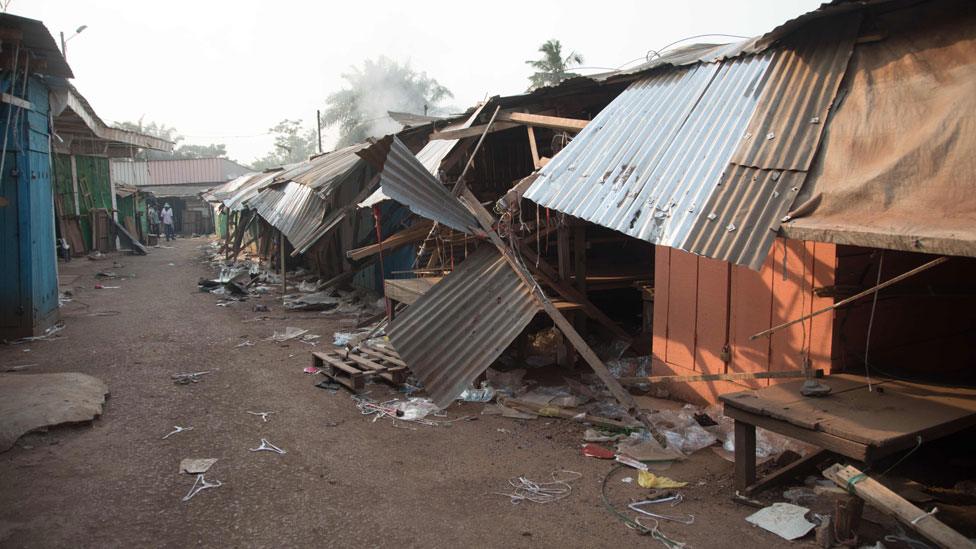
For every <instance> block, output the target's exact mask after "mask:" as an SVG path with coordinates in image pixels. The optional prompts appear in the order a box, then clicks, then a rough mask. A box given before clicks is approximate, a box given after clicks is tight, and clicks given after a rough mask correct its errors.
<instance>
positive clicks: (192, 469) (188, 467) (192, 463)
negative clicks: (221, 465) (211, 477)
mask: <svg viewBox="0 0 976 549" xmlns="http://www.w3.org/2000/svg"><path fill="white" fill-rule="evenodd" d="M214 463H217V458H185V459H183V460H181V461H180V472H181V473H187V474H190V475H197V474H201V473H206V472H207V471H209V470H210V468H211V467H213V464H214Z"/></svg>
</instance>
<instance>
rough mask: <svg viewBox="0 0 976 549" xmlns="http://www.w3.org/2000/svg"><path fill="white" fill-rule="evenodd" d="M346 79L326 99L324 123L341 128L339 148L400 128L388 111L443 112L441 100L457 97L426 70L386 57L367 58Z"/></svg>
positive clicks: (343, 76)
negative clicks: (337, 89) (344, 82)
mask: <svg viewBox="0 0 976 549" xmlns="http://www.w3.org/2000/svg"><path fill="white" fill-rule="evenodd" d="M342 78H343V79H345V81H346V86H345V87H344V88H343V89H341V90H339V91H337V92H335V93H332V94H330V95H329V96H328V97H327V98H326V100H325V102H326V108H325V110H324V111H323V112H322V124H323V125H324V126H338V127H339V141H338V143H337V146H338V147H345V146H348V145H352V144H355V143H359V142H360V141H364V140H365V139H366V138H367V137H379V136H382V135H385V134H388V133H393V132H395V131H398V130H399V129H400V126H399V124H397V123H396V122H394V121H393V120H392V119H391V118H390V117H389V115H388V114H387V112H388V111H399V112H407V113H413V114H424V115H427V114H431V115H434V114H441V113H443V112H444V111H445V108H444V107H442V105H441V103H442V102H443V101H444V100H446V99H449V98H452V97H454V94H452V93H451V91H450V90H449V89H447V88H446V87H444V86H442V85H441V84H440V82H438V81H437V80H435V79H433V78H431V77H429V76H427V73H426V72H417V71H415V70H413V69H412V68H411V67H410V65H409V63H407V64H400V63H397V62H396V61H393V60H392V59H389V58H387V57H383V56H381V57H379V58H378V59H376V60H372V59H367V60H366V61H364V62H363V66H362V68H359V67H351V70H350V72H348V73H345V74H343V75H342Z"/></svg>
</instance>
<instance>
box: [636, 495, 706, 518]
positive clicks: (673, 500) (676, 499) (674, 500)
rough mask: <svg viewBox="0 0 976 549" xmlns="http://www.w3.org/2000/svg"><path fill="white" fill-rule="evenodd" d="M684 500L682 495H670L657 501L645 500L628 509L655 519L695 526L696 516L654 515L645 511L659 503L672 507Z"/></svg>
mask: <svg viewBox="0 0 976 549" xmlns="http://www.w3.org/2000/svg"><path fill="white" fill-rule="evenodd" d="M683 500H684V496H682V495H681V494H674V495H668V496H664V497H660V498H656V499H645V500H643V501H635V502H634V503H631V504H630V505H628V506H627V508H628V509H630V510H631V511H634V512H635V513H640V514H642V515H644V516H648V517H653V518H656V519H661V520H668V521H671V522H680V523H681V524H694V523H695V515H690V514H684V515H665V514H660V513H653V512H651V511H648V510H646V509H644V508H643V507H644V506H647V505H654V504H658V503H670V504H671V507H674V506H675V505H677V504H679V503H681V502H682V501H683Z"/></svg>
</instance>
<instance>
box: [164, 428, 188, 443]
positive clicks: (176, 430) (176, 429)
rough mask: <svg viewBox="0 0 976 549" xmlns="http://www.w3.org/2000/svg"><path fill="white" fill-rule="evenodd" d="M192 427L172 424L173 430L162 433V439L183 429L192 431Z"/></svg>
mask: <svg viewBox="0 0 976 549" xmlns="http://www.w3.org/2000/svg"><path fill="white" fill-rule="evenodd" d="M192 430H193V427H180V426H179V425H174V426H173V430H172V431H170V432H168V433H166V434H165V435H163V440H166V439H168V438H169V437H171V436H173V435H175V434H176V433H182V432H183V431H192Z"/></svg>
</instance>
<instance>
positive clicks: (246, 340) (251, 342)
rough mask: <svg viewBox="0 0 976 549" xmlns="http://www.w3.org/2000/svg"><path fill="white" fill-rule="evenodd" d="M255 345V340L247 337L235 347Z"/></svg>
mask: <svg viewBox="0 0 976 549" xmlns="http://www.w3.org/2000/svg"><path fill="white" fill-rule="evenodd" d="M253 346H254V342H253V341H251V340H250V339H245V340H244V341H242V342H240V343H238V344H237V345H234V347H253Z"/></svg>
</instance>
